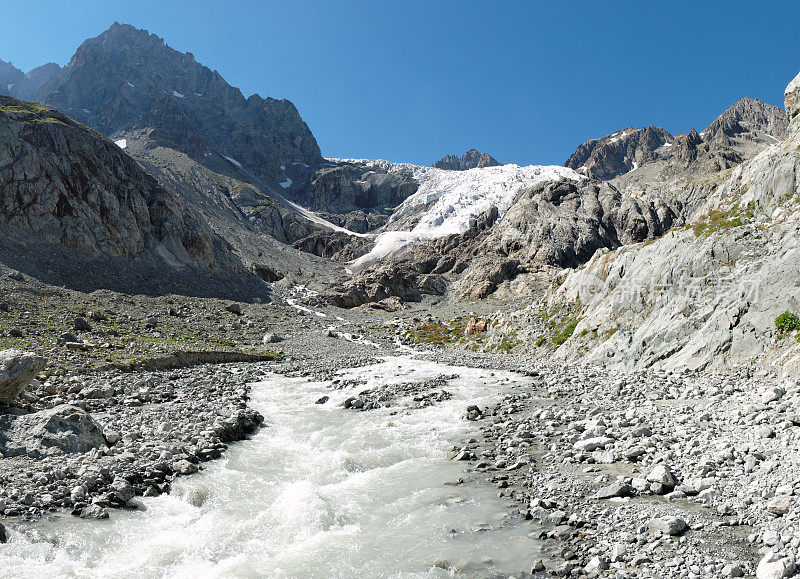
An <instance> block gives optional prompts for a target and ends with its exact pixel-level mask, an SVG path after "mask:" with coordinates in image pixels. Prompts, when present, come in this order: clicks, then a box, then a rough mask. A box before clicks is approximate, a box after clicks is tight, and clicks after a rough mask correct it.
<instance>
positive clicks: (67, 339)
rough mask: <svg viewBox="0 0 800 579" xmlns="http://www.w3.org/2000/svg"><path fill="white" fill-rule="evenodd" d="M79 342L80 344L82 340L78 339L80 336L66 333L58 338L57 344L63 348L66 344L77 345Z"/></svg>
mask: <svg viewBox="0 0 800 579" xmlns="http://www.w3.org/2000/svg"><path fill="white" fill-rule="evenodd" d="M79 342H80V339H79V338H78V336H76V335H75V334H72V333H70V332H64V333H63V334H61V335H59V336H58V340H57V341H56V343H57V344H58V345H59V346H63V345H64V344H66V343H72V344H75V343H79Z"/></svg>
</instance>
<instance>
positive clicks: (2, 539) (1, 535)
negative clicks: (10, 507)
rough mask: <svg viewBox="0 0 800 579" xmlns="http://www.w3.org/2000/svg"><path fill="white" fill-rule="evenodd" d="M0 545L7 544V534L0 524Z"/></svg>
mask: <svg viewBox="0 0 800 579" xmlns="http://www.w3.org/2000/svg"><path fill="white" fill-rule="evenodd" d="M0 543H8V533H7V532H6V528H5V526H4V525H3V524H2V523H0Z"/></svg>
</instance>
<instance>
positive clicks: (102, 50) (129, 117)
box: [31, 22, 322, 180]
mask: <svg viewBox="0 0 800 579" xmlns="http://www.w3.org/2000/svg"><path fill="white" fill-rule="evenodd" d="M164 99H169V100H172V101H174V104H175V106H176V107H177V108H179V109H180V111H181V112H182V115H178V114H175V112H176V111H175V110H174V109H173V110H172V111H169V110H167V109H165V108H164V105H163V101H164ZM31 100H37V101H39V102H42V103H44V104H47V105H49V106H52V107H54V108H57V109H59V110H60V111H62V112H64V113H65V114H67V115H69V116H70V117H72V118H74V119H76V120H77V121H79V122H81V123H83V124H85V125H87V126H89V127H91V128H93V129H96V130H98V131H100V132H101V133H103V134H105V135H107V136H111V135H115V134H118V133H124V132H125V131H129V130H131V129H132V128H133V127H134V125H140V124H141V123H140V119H142V118H148V119H149V120H151V121H153V122H156V121H158V122H160V123H161V124H162V125H164V123H166V125H164V126H158V127H155V126H154V127H151V128H159V129H161V130H162V132H163V133H166V134H173V133H176V132H177V133H180V134H184V133H186V131H185V129H186V128H187V127H186V126H181V127H177V128H176V127H172V126H169V123H171V122H172V120H177V121H179V122H180V123H181V124H183V121H182V120H181V119H182V117H185V119H186V120H187V121H188V122H189V124H190V125H191V126H192V127H193V128H194V130H195V131H196V133H197V135H198V136H199V138H200V139H201V140H202V141H204V142H205V143H207V145H208V147H209V148H210V149H212V150H214V151H216V152H218V153H219V154H220V155H224V156H226V157H229V158H232V159H236V161H237V163H239V164H241V165H242V166H243V167H246V168H247V169H249V170H250V171H252V172H253V173H255V174H256V175H258V176H259V177H262V178H267V179H271V180H283V179H284V178H285V177H284V176H283V174H282V171H281V170H280V167H281V166H286V165H290V164H291V163H299V164H304V165H308V166H309V167H315V166H318V165H319V164H321V162H322V157H321V155H320V150H319V146H318V145H317V142H316V140H315V139H314V136H313V135H312V134H311V131H310V130H309V128H308V126H307V125H306V124H305V123H304V122H303V120H302V118H300V115H299V113H298V112H297V109H296V108H295V107H294V105H293V104H292V103H291V102H289V101H287V100H275V99H270V98H266V99H264V98H261V97H260V96H258V95H253V96H251V97H250V98H249V99H245V98H244V96H243V95H242V93H241V91H239V89H237V88H235V87H233V86H231V85H229V84H228V83H227V82H225V80H224V79H223V78H222V76H220V74H219V73H218V72H216V71H212V70H210V69H209V68H207V67H205V66H203V65H202V64H200V63H198V62H197V61H196V60H195V58H194V56H193V55H192V54H191V53H182V52H179V51H177V50H174V49H172V48H170V47H169V46H168V45H167V44H166V42H165V41H164V39H163V38H161V37H159V36H157V35H155V34H150V33H149V32H148V31H146V30H139V29H137V28H134V27H133V26H130V25H128V24H120V23H118V22H115V23H114V24H113V25H112V26H111V27H110V28H109V29H108V30H106V31H105V32H103V33H102V34H100V35H99V36H96V37H95V38H90V39H88V40H86V41H85V42H84V43H83V44H81V46H80V47H79V48H78V50H77V51H76V52H75V55H74V56H73V57H72V59H71V60H70V63H69V65H68V66H67V67H66V68H65V69H64V70H62V71H60V73H59V74H57V75H56V76H54V77H53V78H51V79H49V80H48V81H47V82H46V83H44V84H43V85H42V87H41V89H40V90H39V91H38V92H37V95H36V98H35V99H31ZM156 108H157V109H160V110H159V111H158V112H157V114H152V115H151V114H149V113H150V112H151V111H153V109H156ZM177 142H180V139H178V141H177ZM187 142H188V141H187ZM191 143H192V145H193V146H196V145H197V144H198V140H197V139H194V138H193V139H191ZM183 152H186V153H188V154H190V155H192V154H194V153H196V152H197V151H196V147H195V150H192V151H189V150H186V151H183Z"/></svg>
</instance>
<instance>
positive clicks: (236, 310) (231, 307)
mask: <svg viewBox="0 0 800 579" xmlns="http://www.w3.org/2000/svg"><path fill="white" fill-rule="evenodd" d="M225 309H226V310H227V311H229V312H230V313H232V314H236V315H237V316H241V315H242V305H241V304H237V303H236V302H234V303H232V304H228V305H227V306H225Z"/></svg>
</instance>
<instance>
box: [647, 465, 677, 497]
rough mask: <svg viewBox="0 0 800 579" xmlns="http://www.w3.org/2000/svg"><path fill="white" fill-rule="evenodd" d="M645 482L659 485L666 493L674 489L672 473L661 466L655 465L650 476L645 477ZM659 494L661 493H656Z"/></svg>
mask: <svg viewBox="0 0 800 579" xmlns="http://www.w3.org/2000/svg"><path fill="white" fill-rule="evenodd" d="M647 480H648V481H649V482H651V483H656V484H659V485H661V486H662V487H663V488H664V489H665V490H666V491H667V492H669V491H671V490H672V489H674V488H675V484H676V480H675V476H674V475H673V474H672V472H671V471H670V470H669V468H667V467H666V466H665V465H663V464H658V465H656V466H655V467H654V468H653V470H651V471H650V474H648V475H647ZM657 494H661V493H657Z"/></svg>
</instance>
